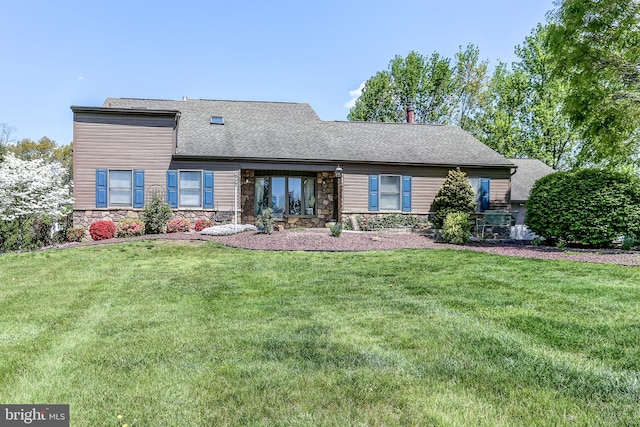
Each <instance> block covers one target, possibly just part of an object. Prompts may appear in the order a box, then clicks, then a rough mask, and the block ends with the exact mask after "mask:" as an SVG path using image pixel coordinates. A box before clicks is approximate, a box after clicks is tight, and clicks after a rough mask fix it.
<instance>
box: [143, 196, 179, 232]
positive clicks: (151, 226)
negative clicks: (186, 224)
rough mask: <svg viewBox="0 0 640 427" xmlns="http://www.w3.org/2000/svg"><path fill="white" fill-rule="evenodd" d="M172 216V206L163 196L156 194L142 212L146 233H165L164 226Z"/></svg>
mask: <svg viewBox="0 0 640 427" xmlns="http://www.w3.org/2000/svg"><path fill="white" fill-rule="evenodd" d="M172 216H173V213H172V212H171V206H169V204H168V203H166V202H165V201H164V199H163V198H162V197H160V196H159V195H157V194H155V195H154V196H153V197H152V198H151V202H150V203H149V204H148V205H147V206H146V207H145V208H144V212H143V213H142V220H143V221H144V232H145V233H146V234H162V233H164V227H165V226H166V225H167V222H169V219H170V218H171V217H172Z"/></svg>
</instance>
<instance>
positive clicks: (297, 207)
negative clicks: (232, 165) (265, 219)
mask: <svg viewBox="0 0 640 427" xmlns="http://www.w3.org/2000/svg"><path fill="white" fill-rule="evenodd" d="M255 185H256V188H255V197H256V203H255V213H256V214H259V213H260V212H262V211H263V210H264V209H266V208H271V209H273V216H274V217H275V218H279V219H281V218H283V217H284V215H288V216H313V215H315V214H316V196H315V195H316V189H315V178H311V177H299V176H261V177H257V178H256V184H255Z"/></svg>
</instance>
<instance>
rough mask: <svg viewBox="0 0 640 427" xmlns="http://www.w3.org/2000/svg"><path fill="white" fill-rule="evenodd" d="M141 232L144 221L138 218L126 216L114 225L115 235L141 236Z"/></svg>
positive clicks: (142, 231)
mask: <svg viewBox="0 0 640 427" xmlns="http://www.w3.org/2000/svg"><path fill="white" fill-rule="evenodd" d="M143 233H144V222H142V221H141V220H139V219H132V218H126V219H123V220H122V221H118V224H117V225H116V237H135V236H142V234H143Z"/></svg>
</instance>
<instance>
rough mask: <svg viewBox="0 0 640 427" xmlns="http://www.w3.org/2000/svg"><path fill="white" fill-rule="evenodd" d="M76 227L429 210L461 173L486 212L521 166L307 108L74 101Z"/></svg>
mask: <svg viewBox="0 0 640 427" xmlns="http://www.w3.org/2000/svg"><path fill="white" fill-rule="evenodd" d="M71 109H72V111H73V117H74V118H73V132H74V135H73V140H74V196H75V204H74V223H75V224H76V225H80V226H84V227H88V226H89V224H90V223H91V222H93V221H95V220H98V219H105V218H110V219H112V220H114V221H117V220H119V219H122V218H125V217H134V218H135V217H138V216H139V215H140V213H141V212H142V209H143V208H144V206H145V204H146V203H148V202H149V200H150V199H151V197H152V196H153V194H160V195H162V197H164V198H165V199H166V200H167V202H168V203H169V204H170V205H171V207H172V209H173V210H174V214H175V215H178V216H183V217H187V218H189V219H190V220H191V221H192V222H193V221H194V220H196V219H198V218H203V217H207V218H212V219H216V220H219V221H222V220H227V221H231V220H232V219H233V218H234V215H235V216H236V218H237V220H238V221H239V222H241V223H249V224H251V223H254V222H255V219H256V215H257V214H258V213H259V212H260V211H261V210H262V209H264V208H266V207H271V208H273V211H274V216H275V217H276V219H277V221H279V222H280V223H281V224H282V225H284V226H285V227H287V228H289V227H324V226H325V224H326V223H327V222H332V221H342V220H343V219H344V218H346V217H347V216H351V215H363V216H366V217H372V216H379V215H385V214H388V213H398V214H411V215H417V216H422V215H427V214H428V213H429V212H430V208H431V203H432V201H433V199H434V197H435V195H436V193H437V191H438V190H439V189H440V187H441V185H442V183H443V181H444V179H445V177H446V175H447V172H448V171H449V170H450V169H452V168H456V167H460V168H461V169H462V170H463V171H465V172H466V173H467V175H468V176H469V180H470V182H471V183H472V185H473V186H474V188H475V189H476V192H477V194H478V206H479V208H481V209H489V208H490V209H508V208H509V203H510V190H511V174H512V172H513V170H514V168H515V166H514V164H513V162H512V161H510V160H508V159H506V158H505V157H503V156H502V155H500V154H498V153H497V152H495V151H493V150H491V149H490V148H488V147H487V146H486V145H484V144H482V143H481V142H480V141H478V140H477V139H475V138H474V137H473V136H471V135H470V134H468V133H467V132H465V131H463V130H462V129H460V128H459V127H456V126H443V125H423V124H407V123H402V124H401V123H360V122H336V121H322V120H320V118H319V117H318V115H317V114H316V113H315V111H314V110H313V109H312V108H311V107H310V106H309V105H308V104H304V103H286V102H245V101H216V100H200V99H187V98H183V99H182V100H180V101H171V100H156V99H130V98H108V99H107V100H106V101H105V102H104V104H103V105H102V106H101V107H83V106H72V107H71Z"/></svg>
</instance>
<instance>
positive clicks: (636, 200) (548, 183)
mask: <svg viewBox="0 0 640 427" xmlns="http://www.w3.org/2000/svg"><path fill="white" fill-rule="evenodd" d="M526 207H527V211H526V214H525V223H526V224H527V226H528V227H529V228H531V230H532V231H533V232H534V233H535V234H537V235H539V236H542V237H544V238H546V239H548V240H550V241H551V242H555V241H559V240H560V241H565V242H574V243H580V244H588V245H592V246H595V247H608V246H610V245H611V243H612V242H613V241H614V240H616V239H618V238H619V237H620V236H627V237H633V238H638V237H639V236H640V182H639V181H638V178H636V177H633V176H631V175H627V174H622V173H617V172H610V171H602V170H597V169H583V170H578V171H572V172H556V173H554V174H551V175H547V176H545V177H543V178H541V179H539V180H538V181H536V183H535V184H534V186H533V188H532V189H531V193H530V195H529V200H528V201H527V205H526Z"/></svg>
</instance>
